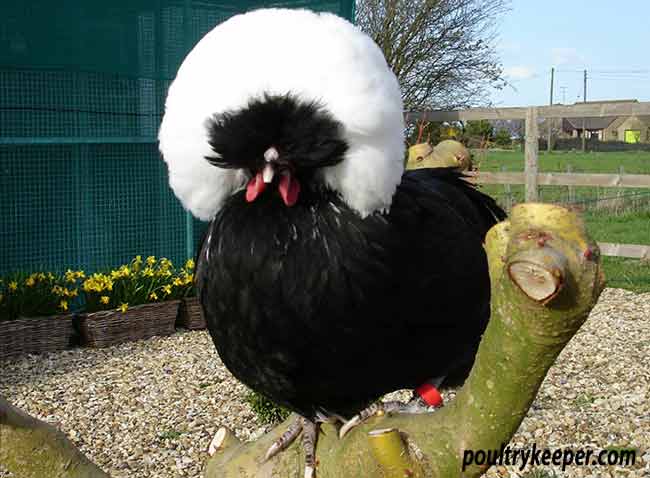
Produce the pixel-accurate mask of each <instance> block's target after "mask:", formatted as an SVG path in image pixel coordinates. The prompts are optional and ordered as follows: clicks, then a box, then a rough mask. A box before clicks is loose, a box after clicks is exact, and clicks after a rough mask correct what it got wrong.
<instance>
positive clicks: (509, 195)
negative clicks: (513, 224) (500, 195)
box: [501, 166, 512, 213]
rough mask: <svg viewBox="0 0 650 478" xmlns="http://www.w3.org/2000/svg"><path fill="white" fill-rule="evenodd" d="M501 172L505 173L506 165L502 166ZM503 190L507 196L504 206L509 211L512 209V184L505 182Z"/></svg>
mask: <svg viewBox="0 0 650 478" xmlns="http://www.w3.org/2000/svg"><path fill="white" fill-rule="evenodd" d="M501 172H502V173H505V172H506V167H505V166H501ZM503 191H504V193H505V196H506V200H505V202H504V206H505V208H506V211H507V212H508V213H509V212H510V210H511V209H512V188H511V187H510V184H504V185H503Z"/></svg>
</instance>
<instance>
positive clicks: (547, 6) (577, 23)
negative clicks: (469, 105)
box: [491, 0, 650, 106]
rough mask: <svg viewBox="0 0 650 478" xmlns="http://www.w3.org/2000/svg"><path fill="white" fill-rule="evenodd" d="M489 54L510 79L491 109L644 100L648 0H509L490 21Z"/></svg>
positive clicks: (649, 96) (648, 84)
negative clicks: (494, 34)
mask: <svg viewBox="0 0 650 478" xmlns="http://www.w3.org/2000/svg"><path fill="white" fill-rule="evenodd" d="M497 31H498V35H499V36H498V40H497V52H498V55H499V57H500V58H501V61H502V64H503V68H504V73H505V76H506V79H507V80H508V82H509V83H510V85H509V86H506V87H505V88H504V89H503V90H501V91H494V92H493V94H492V96H491V99H492V102H493V103H494V105H495V106H532V105H547V104H549V101H550V83H551V67H555V68H556V73H555V82H554V83H555V88H554V103H565V104H572V103H575V102H576V101H583V98H582V90H583V70H584V69H586V70H587V101H596V100H613V99H631V98H633V99H638V100H639V101H650V0H626V1H620V0H591V1H587V0H564V1H560V0H546V1H537V0H511V8H510V10H509V11H508V12H506V13H505V14H503V16H502V17H501V19H500V20H499V22H498V25H497Z"/></svg>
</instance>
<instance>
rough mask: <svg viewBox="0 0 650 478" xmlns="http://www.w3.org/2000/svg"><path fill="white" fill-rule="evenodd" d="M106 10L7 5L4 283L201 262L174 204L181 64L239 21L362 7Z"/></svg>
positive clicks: (189, 224)
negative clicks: (165, 150) (148, 258)
mask: <svg viewBox="0 0 650 478" xmlns="http://www.w3.org/2000/svg"><path fill="white" fill-rule="evenodd" d="M99 3H100V2H84V1H81V0H74V1H70V2H50V1H46V0H24V1H22V2H3V3H2V5H0V17H1V18H2V22H0V214H1V215H2V227H1V228H0V248H1V249H0V250H1V254H0V274H2V273H6V272H11V271H17V270H23V271H33V270H39V269H46V270H52V271H61V270H63V269H65V268H68V267H70V268H81V269H84V270H88V271H93V270H97V269H101V268H104V267H110V266H115V265H118V264H120V263H123V262H125V261H127V260H129V259H130V258H131V257H133V256H134V255H136V254H143V255H156V256H166V257H169V258H170V259H172V260H173V261H176V262H178V261H182V260H184V259H185V258H187V257H191V256H193V255H194V252H195V248H196V245H197V243H198V241H199V240H200V237H201V234H202V230H203V228H204V227H205V224H203V223H200V222H198V221H194V220H193V219H191V217H189V216H188V215H187V213H185V211H184V210H183V209H182V207H181V206H180V204H179V203H178V201H177V200H176V199H175V198H174V196H173V194H172V193H171V191H170V189H169V187H168V185H167V171H166V167H165V165H164V163H163V161H161V160H160V156H159V153H158V149H157V144H156V135H157V130H158V125H159V124H160V120H161V118H162V113H163V105H164V99H165V96H166V92H167V88H168V87H169V84H170V83H171V80H172V79H173V77H174V75H175V72H176V70H177V68H178V66H179V65H180V63H181V61H182V59H183V58H184V56H185V55H186V54H187V52H188V51H189V50H190V49H191V47H192V46H193V45H194V44H195V43H196V42H197V41H198V40H199V39H200V38H201V37H202V36H203V35H204V34H205V33H206V32H208V31H209V30H211V29H212V28H213V27H214V25H216V24H217V23H219V22H222V21H224V20H226V19H227V18H229V17H230V16H232V15H234V14H236V13H239V12H243V11H248V10H252V9H256V8H260V7H263V6H284V7H291V8H310V9H312V10H317V11H331V12H334V13H337V14H339V15H341V16H343V17H346V18H348V19H350V18H352V17H353V14H354V2H353V1H351V0H345V1H340V2H332V1H329V2H327V1H307V0H305V1H285V2H274V3H269V2H259V1H232V2H227V1H211V0H203V1H196V0H184V1H176V2H172V1H163V0H160V1H143V0H128V1H124V0H117V1H112V2H101V3H106V4H99Z"/></svg>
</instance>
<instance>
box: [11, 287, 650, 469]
mask: <svg viewBox="0 0 650 478" xmlns="http://www.w3.org/2000/svg"><path fill="white" fill-rule="evenodd" d="M649 355H650V294H642V295H636V294H634V293H632V292H629V291H624V290H620V289H607V290H605V291H604V293H603V295H602V296H601V299H600V301H599V303H598V305H597V306H596V308H595V309H594V311H593V312H592V314H591V316H590V317H589V320H588V321H587V323H586V324H585V326H584V327H583V328H582V329H581V330H580V331H579V333H578V334H577V335H576V336H575V337H574V338H573V339H572V341H571V343H570V344H569V345H568V346H567V348H566V349H565V350H564V351H563V352H562V354H561V355H560V358H559V359H558V362H557V364H556V365H555V366H554V367H553V368H552V369H551V371H550V373H549V375H548V376H547V378H546V380H545V381H544V383H543V385H542V387H541V389H540V392H539V395H538V397H537V399H536V400H535V403H534V404H533V407H532V408H531V410H530V411H529V413H528V416H527V417H526V419H525V420H524V422H523V423H522V425H521V427H520V429H519V431H518V432H517V434H516V436H515V437H514V438H513V440H512V442H511V446H513V447H520V448H526V449H530V447H531V446H532V443H533V442H535V443H536V444H537V447H538V448H551V449H552V450H553V449H557V448H572V449H577V448H593V449H595V450H601V449H604V448H608V447H623V448H633V449H635V450H636V451H637V460H636V465H634V466H627V467H615V466H612V467H605V466H589V467H577V466H572V467H569V468H567V470H566V471H564V472H562V471H559V470H558V473H557V475H556V476H557V477H558V478H560V477H562V478H564V477H618V476H621V477H629V478H634V477H638V478H641V477H650V371H649V369H648V356H649ZM0 366H1V367H2V374H1V376H0V394H1V395H3V396H5V397H6V398H7V399H8V400H9V401H11V402H12V403H13V404H14V405H16V406H18V407H20V408H22V409H23V410H25V411H27V412H28V413H30V414H32V415H34V416H36V417H38V418H40V419H42V420H45V421H47V422H49V423H54V424H56V425H57V426H58V427H60V428H61V429H62V430H63V431H64V432H65V433H67V435H68V436H69V437H70V438H71V439H72V440H73V441H74V442H75V443H76V444H77V445H78V446H79V447H80V448H81V449H82V450H83V451H84V452H85V453H86V454H87V455H88V456H89V457H90V458H91V459H93V460H94V461H95V462H96V463H97V464H99V465H100V466H101V467H102V468H104V469H105V470H106V471H108V472H109V473H110V474H111V475H112V476H113V477H114V478H121V477H125V478H126V477H129V478H142V477H164V478H167V477H186V476H191V477H199V476H201V467H202V464H203V462H204V460H205V459H206V454H205V449H206V447H207V445H208V443H209V441H210V439H211V438H212V436H213V434H214V433H215V431H216V430H217V429H218V428H219V427H220V426H222V425H225V426H228V427H230V428H231V429H232V430H233V431H235V433H236V434H237V435H238V437H239V438H242V439H250V438H255V437H256V436H259V435H260V434H262V433H263V432H264V431H265V427H264V426H263V425H262V424H261V423H259V422H258V421H257V420H256V418H255V416H254V414H253V413H252V411H251V410H250V408H249V406H248V405H247V404H246V403H245V402H244V401H243V399H242V397H243V396H244V395H245V393H246V389H245V387H244V386H242V385H241V384H239V383H238V382H237V381H236V380H235V379H234V378H233V377H232V376H231V375H230V374H229V373H228V371H227V370H226V369H225V368H224V367H223V365H222V364H221V362H220V360H219V358H218V356H217V354H216V352H215V350H214V347H213V346H212V342H211V341H210V339H209V336H208V335H207V333H205V332H202V331H201V332H181V333H178V334H176V335H174V336H172V337H167V338H154V339H151V340H147V341H141V342H137V343H130V344H124V345H121V346H117V347H112V348H109V349H101V350H93V349H76V350H71V351H65V352H60V353H54V354H49V355H44V356H38V357H37V356H30V357H26V358H23V359H20V360H16V361H11V362H5V363H0ZM446 398H447V400H449V399H453V392H450V393H448V394H447V397H446ZM1 468H2V467H1V465H0V477H3V478H4V477H5V476H10V475H9V474H7V473H5V472H3V471H2V469H1ZM488 475H489V476H491V477H508V476H509V477H519V476H522V472H521V471H519V470H518V468H517V467H507V468H506V467H500V468H494V467H493V468H492V469H491V470H490V471H489V473H488ZM551 476H552V475H551Z"/></svg>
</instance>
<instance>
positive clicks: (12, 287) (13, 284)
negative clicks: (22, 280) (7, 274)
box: [9, 280, 18, 290]
mask: <svg viewBox="0 0 650 478" xmlns="http://www.w3.org/2000/svg"><path fill="white" fill-rule="evenodd" d="M16 289H18V282H16V281H15V280H14V281H11V282H9V290H16Z"/></svg>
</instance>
